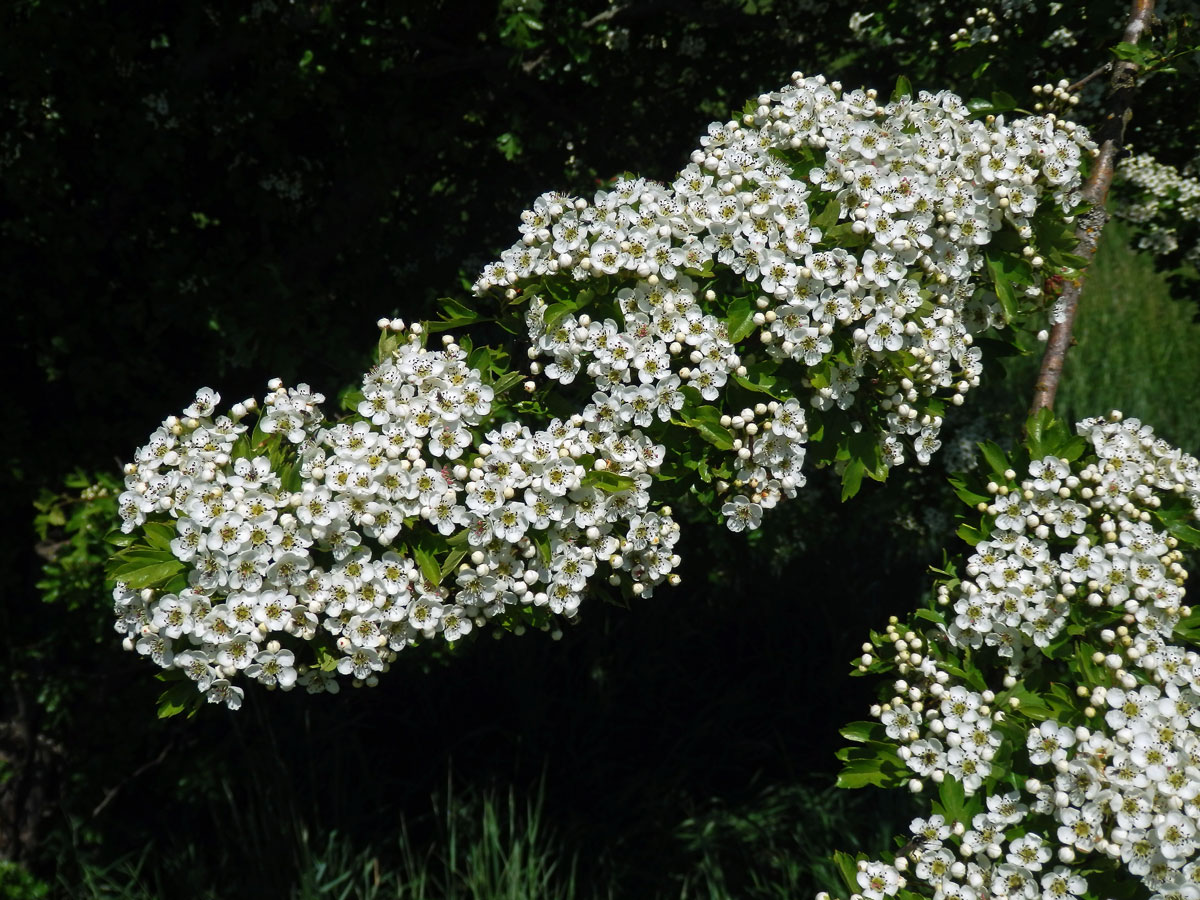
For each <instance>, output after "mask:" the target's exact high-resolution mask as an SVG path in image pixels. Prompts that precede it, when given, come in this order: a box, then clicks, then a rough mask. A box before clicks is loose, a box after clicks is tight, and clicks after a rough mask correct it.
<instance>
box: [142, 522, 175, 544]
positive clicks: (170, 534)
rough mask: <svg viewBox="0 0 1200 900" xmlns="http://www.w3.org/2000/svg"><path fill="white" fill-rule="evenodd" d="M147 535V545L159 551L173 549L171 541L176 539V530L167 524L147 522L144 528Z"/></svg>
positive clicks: (143, 531) (143, 530)
mask: <svg viewBox="0 0 1200 900" xmlns="http://www.w3.org/2000/svg"><path fill="white" fill-rule="evenodd" d="M142 533H143V534H145V535H146V543H148V544H149V545H150V546H151V547H154V548H155V549H157V550H167V551H170V549H171V541H172V540H174V539H175V529H174V528H173V527H172V526H171V525H168V524H167V523H166V522H147V523H146V524H144V525H143V526H142Z"/></svg>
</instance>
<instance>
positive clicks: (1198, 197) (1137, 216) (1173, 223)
mask: <svg viewBox="0 0 1200 900" xmlns="http://www.w3.org/2000/svg"><path fill="white" fill-rule="evenodd" d="M1189 168H1190V167H1189ZM1117 178H1118V191H1117V198H1118V202H1117V203H1116V204H1115V205H1114V212H1115V214H1116V215H1118V216H1120V217H1121V218H1123V219H1126V220H1127V221H1130V222H1133V223H1134V224H1135V225H1137V226H1138V227H1139V228H1140V229H1141V231H1142V234H1141V235H1140V236H1139V237H1138V246H1139V247H1142V248H1144V249H1147V250H1150V251H1151V252H1152V253H1154V254H1156V255H1159V256H1162V255H1165V254H1167V253H1173V252H1175V251H1176V250H1178V249H1179V237H1180V236H1179V225H1180V223H1184V228H1192V229H1193V230H1194V226H1191V225H1190V224H1189V223H1195V222H1197V221H1198V220H1200V179H1197V178H1196V176H1195V173H1194V172H1191V171H1184V172H1181V171H1179V169H1177V168H1175V167H1174V166H1168V165H1163V164H1162V163H1160V162H1158V161H1157V160H1155V158H1154V157H1153V156H1150V155H1149V154H1145V153H1141V154H1137V155H1134V156H1128V157H1126V158H1125V159H1123V160H1121V162H1120V163H1119V164H1118V165H1117ZM1194 239H1195V237H1194V235H1192V240H1194ZM1189 243H1190V241H1189ZM1184 258H1185V260H1186V261H1188V262H1190V263H1192V264H1193V265H1195V264H1196V263H1198V262H1200V243H1197V244H1195V245H1194V246H1192V247H1190V248H1188V249H1187V251H1186V252H1185V253H1184Z"/></svg>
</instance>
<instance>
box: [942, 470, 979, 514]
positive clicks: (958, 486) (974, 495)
mask: <svg viewBox="0 0 1200 900" xmlns="http://www.w3.org/2000/svg"><path fill="white" fill-rule="evenodd" d="M948 480H949V482H950V486H951V487H952V488H954V493H955V494H957V495H958V499H960V500H962V502H963V503H965V504H967V505H968V506H971V507H974V506H977V505H978V504H980V503H987V502H989V500H988V497H987V496H986V495H984V494H980V493H978V492H977V491H974V490H972V489H971V488H969V487H968V486H967V482H966V479H964V478H962V477H961V476H959V475H952V476H950V478H949V479H948Z"/></svg>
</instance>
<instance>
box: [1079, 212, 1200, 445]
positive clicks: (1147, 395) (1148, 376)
mask: <svg viewBox="0 0 1200 900" xmlns="http://www.w3.org/2000/svg"><path fill="white" fill-rule="evenodd" d="M1194 309H1195V305H1194V304H1193V303H1183V302H1180V301H1178V300H1173V299H1172V298H1171V297H1170V296H1169V294H1168V292H1167V286H1166V283H1165V281H1164V279H1163V277H1162V276H1161V275H1160V274H1158V273H1157V272H1155V271H1154V259H1153V257H1152V256H1150V255H1149V254H1148V253H1145V252H1142V253H1138V252H1136V251H1135V250H1133V249H1131V248H1130V247H1129V245H1128V232H1127V231H1126V229H1125V228H1124V227H1123V226H1122V225H1121V224H1120V223H1117V222H1113V223H1110V224H1109V225H1108V227H1107V228H1106V229H1105V232H1104V235H1103V237H1102V239H1101V242H1100V250H1099V253H1098V254H1097V256H1096V261H1095V263H1094V264H1093V265H1092V267H1091V270H1090V271H1089V273H1088V278H1087V281H1086V283H1085V286H1084V292H1083V296H1082V298H1081V299H1080V303H1079V314H1078V318H1077V320H1076V323H1075V338H1076V340H1077V341H1078V345H1077V346H1075V347H1072V348H1071V350H1070V351H1069V352H1068V354H1067V361H1066V366H1065V368H1064V371H1063V380H1062V383H1061V384H1060V386H1059V392H1058V399H1057V401H1056V403H1055V408H1056V410H1057V411H1058V412H1059V413H1060V414H1062V415H1063V416H1065V417H1067V418H1069V419H1071V420H1072V421H1077V420H1079V419H1083V418H1087V417H1088V416H1096V415H1102V414H1103V413H1105V412H1107V411H1108V410H1110V409H1119V410H1121V411H1122V412H1123V413H1125V414H1126V416H1136V417H1137V418H1139V419H1141V420H1142V421H1143V422H1145V423H1147V424H1149V425H1151V426H1153V427H1154V430H1155V433H1156V434H1158V435H1159V436H1161V437H1164V438H1166V439H1167V440H1169V441H1171V442H1172V443H1173V444H1175V445H1176V446H1179V447H1182V448H1183V449H1184V450H1185V451H1187V452H1189V453H1192V454H1196V453H1200V324H1197V323H1196V322H1193V321H1192V314H1193V312H1194Z"/></svg>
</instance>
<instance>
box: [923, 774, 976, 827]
mask: <svg viewBox="0 0 1200 900" xmlns="http://www.w3.org/2000/svg"><path fill="white" fill-rule="evenodd" d="M980 805H981V804H980V802H979V799H978V797H973V798H971V799H970V800H968V799H967V792H966V789H965V788H964V787H963V785H962V782H960V781H959V780H958V779H957V778H954V777H951V776H947V777H946V779H945V780H944V781H943V782H942V783H941V786H940V787H939V788H938V802H936V803H934V804H933V808H934V810H935V811H937V812H940V813H941V814H942V815H944V816H945V817H946V820H947V821H948V822H964V823H966V824H968V825H969V824H970V823H971V817H972V816H973V815H975V813H976V812H977V811H978V807H980Z"/></svg>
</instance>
